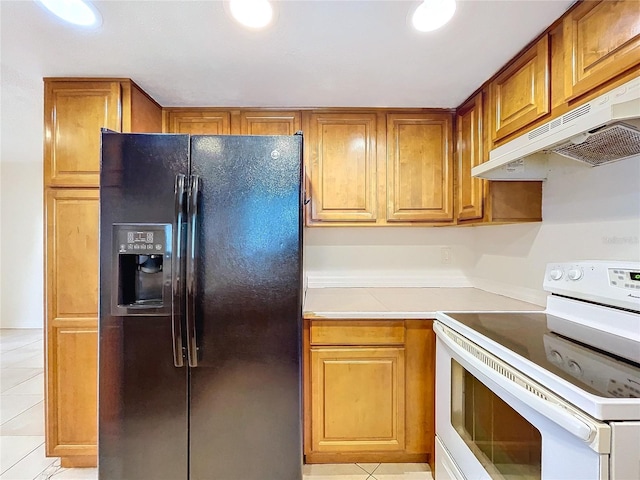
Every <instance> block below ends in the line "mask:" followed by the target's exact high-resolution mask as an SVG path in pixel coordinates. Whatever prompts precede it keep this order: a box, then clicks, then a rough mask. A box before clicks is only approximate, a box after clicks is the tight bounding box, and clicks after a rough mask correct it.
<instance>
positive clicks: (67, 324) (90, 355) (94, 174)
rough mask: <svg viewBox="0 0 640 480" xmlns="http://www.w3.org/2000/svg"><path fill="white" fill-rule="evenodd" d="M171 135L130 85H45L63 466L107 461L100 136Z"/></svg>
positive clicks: (54, 395)
mask: <svg viewBox="0 0 640 480" xmlns="http://www.w3.org/2000/svg"><path fill="white" fill-rule="evenodd" d="M102 127H105V128H108V129H110V130H115V131H121V132H160V131H162V111H161V108H160V106H159V105H158V104H157V103H156V102H154V101H153V100H152V99H151V98H150V97H149V96H147V95H146V94H145V93H144V92H143V91H142V90H141V89H140V88H139V87H138V86H137V85H136V84H134V83H133V82H132V81H131V80H128V79H104V80H96V79H91V80H88V79H87V80H83V79H77V78H74V79H61V78H45V80H44V129H45V138H44V202H45V205H44V212H45V262H44V279H45V348H46V351H45V378H46V380H45V404H46V407H45V417H46V420H45V424H46V432H45V433H46V451H47V455H50V456H57V457H61V464H62V466H63V467H90V466H95V465H96V463H97V437H98V435H97V388H96V387H97V368H98V364H97V359H98V232H99V185H100V129H101V128H102Z"/></svg>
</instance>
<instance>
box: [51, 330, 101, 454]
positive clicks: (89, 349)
mask: <svg viewBox="0 0 640 480" xmlns="http://www.w3.org/2000/svg"><path fill="white" fill-rule="evenodd" d="M87 325H90V326H87ZM97 327H98V323H97V318H94V319H91V320H88V319H87V320H71V321H67V320H58V321H56V322H54V324H53V325H52V328H50V330H49V331H48V339H47V340H48V345H49V349H48V351H49V355H48V362H49V363H50V364H51V365H55V368H53V369H50V370H48V376H47V391H48V395H47V398H48V400H49V401H48V402H47V410H48V411H47V419H48V421H49V422H48V428H47V454H49V455H56V456H63V457H66V456H69V457H79V456H83V457H86V456H90V457H91V460H92V461H91V460H89V462H88V463H89V464H91V463H93V464H94V465H95V458H94V457H95V455H97V442H98V432H97V427H98V425H97V420H96V419H97V405H98V399H97V388H96V385H97V383H98V380H97V379H98V376H97V373H98V372H97V370H98V356H97V348H96V345H97V343H98V328H97ZM69 419H73V421H69ZM85 463H87V462H85Z"/></svg>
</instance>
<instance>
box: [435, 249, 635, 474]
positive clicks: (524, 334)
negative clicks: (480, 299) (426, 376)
mask: <svg viewBox="0 0 640 480" xmlns="http://www.w3.org/2000/svg"><path fill="white" fill-rule="evenodd" d="M544 288H545V290H547V291H549V292H550V293H551V296H550V297H549V298H548V304H547V309H546V310H545V311H544V312H476V313H473V312H471V313H456V312H451V313H442V312H439V313H438V314H437V321H436V322H435V324H434V329H435V331H436V335H437V345H436V472H435V476H436V480H449V479H456V480H465V479H466V480H470V479H474V480H475V479H485V478H486V479H489V478H492V479H502V478H505V479H510V478H517V479H527V480H528V479H545V480H546V479H549V480H573V479H576V480H595V479H598V480H637V479H640V263H638V262H601V261H585V262H577V263H571V264H568V263H567V264H565V263H558V264H550V265H548V266H547V269H546V273H545V279H544Z"/></svg>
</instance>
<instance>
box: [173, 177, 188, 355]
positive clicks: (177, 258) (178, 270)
mask: <svg viewBox="0 0 640 480" xmlns="http://www.w3.org/2000/svg"><path fill="white" fill-rule="evenodd" d="M185 180H186V177H185V176H184V175H182V174H180V175H176V182H175V200H174V201H175V216H174V222H175V223H174V225H173V242H172V244H173V245H172V246H173V257H172V258H173V265H172V272H173V275H172V278H171V289H172V302H171V335H172V337H173V364H174V365H175V366H176V367H182V366H184V352H183V349H184V347H183V345H184V342H183V338H182V308H183V307H182V305H183V303H182V295H183V293H182V292H183V291H184V289H183V284H184V272H183V271H182V270H183V265H184V263H183V259H182V252H183V250H184V243H183V242H184V232H183V229H182V225H183V224H184V213H185V210H184V207H185V205H184V197H185Z"/></svg>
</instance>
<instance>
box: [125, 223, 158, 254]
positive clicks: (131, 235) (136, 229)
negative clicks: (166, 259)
mask: <svg viewBox="0 0 640 480" xmlns="http://www.w3.org/2000/svg"><path fill="white" fill-rule="evenodd" d="M141 227H142V228H141ZM145 227H146V228H145ZM167 240H168V239H167V238H166V233H165V228H164V226H160V225H159V226H158V227H156V228H152V226H151V225H142V224H138V225H125V224H122V225H118V226H117V229H116V236H115V241H116V245H115V246H116V248H117V251H118V252H119V253H136V254H143V255H144V254H147V255H148V254H151V253H153V254H164V253H165V252H166V251H167V243H166V242H167Z"/></svg>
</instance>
